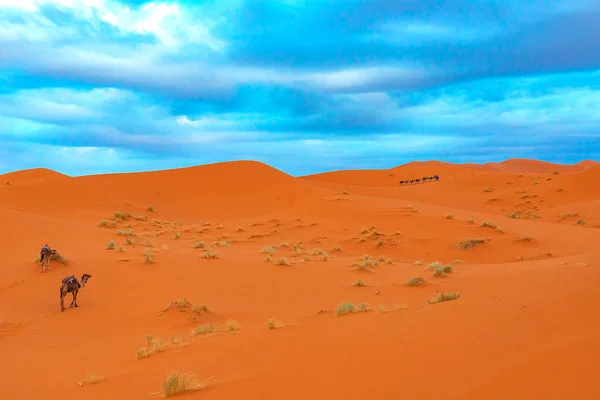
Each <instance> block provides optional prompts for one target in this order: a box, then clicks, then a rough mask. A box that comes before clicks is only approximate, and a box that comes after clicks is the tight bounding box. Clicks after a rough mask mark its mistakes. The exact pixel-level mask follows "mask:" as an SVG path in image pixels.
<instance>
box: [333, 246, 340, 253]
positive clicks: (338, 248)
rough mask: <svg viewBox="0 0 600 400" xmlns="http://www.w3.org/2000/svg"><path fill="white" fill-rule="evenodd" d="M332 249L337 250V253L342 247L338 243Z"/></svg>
mask: <svg viewBox="0 0 600 400" xmlns="http://www.w3.org/2000/svg"><path fill="white" fill-rule="evenodd" d="M332 251H335V252H338V253H339V252H340V251H342V247H341V246H339V245H338V246H335V247H334V248H333V249H332Z"/></svg>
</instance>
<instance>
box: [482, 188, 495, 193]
mask: <svg viewBox="0 0 600 400" xmlns="http://www.w3.org/2000/svg"><path fill="white" fill-rule="evenodd" d="M493 191H494V189H492V188H487V189H485V190H484V192H485V193H490V192H493Z"/></svg>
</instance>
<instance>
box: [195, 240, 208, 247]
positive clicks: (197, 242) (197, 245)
mask: <svg viewBox="0 0 600 400" xmlns="http://www.w3.org/2000/svg"><path fill="white" fill-rule="evenodd" d="M204 246H205V245H204V242H200V241H196V242H194V248H195V249H203V248H204Z"/></svg>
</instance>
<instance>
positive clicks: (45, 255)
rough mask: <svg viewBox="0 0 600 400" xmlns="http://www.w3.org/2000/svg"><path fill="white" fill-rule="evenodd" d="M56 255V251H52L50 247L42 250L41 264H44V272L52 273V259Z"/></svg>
mask: <svg viewBox="0 0 600 400" xmlns="http://www.w3.org/2000/svg"><path fill="white" fill-rule="evenodd" d="M55 254H56V250H51V249H50V247H48V245H45V246H44V247H42V249H41V250H40V263H41V264H42V272H48V271H50V257H52V256H53V255H55Z"/></svg>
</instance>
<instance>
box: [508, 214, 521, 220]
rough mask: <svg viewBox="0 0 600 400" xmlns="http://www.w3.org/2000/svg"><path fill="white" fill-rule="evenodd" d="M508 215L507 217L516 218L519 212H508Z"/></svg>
mask: <svg viewBox="0 0 600 400" xmlns="http://www.w3.org/2000/svg"><path fill="white" fill-rule="evenodd" d="M508 217H509V218H512V219H517V218H519V214H517V213H510V214H509V215H508Z"/></svg>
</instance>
